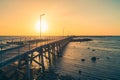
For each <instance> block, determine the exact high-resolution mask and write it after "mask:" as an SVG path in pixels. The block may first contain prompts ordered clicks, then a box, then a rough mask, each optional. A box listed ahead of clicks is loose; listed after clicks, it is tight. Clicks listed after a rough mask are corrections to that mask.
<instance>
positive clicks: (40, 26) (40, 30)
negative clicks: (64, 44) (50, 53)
mask: <svg viewBox="0 0 120 80" xmlns="http://www.w3.org/2000/svg"><path fill="white" fill-rule="evenodd" d="M44 15H45V14H41V15H40V37H39V38H41V29H42V21H41V20H42V16H44Z"/></svg>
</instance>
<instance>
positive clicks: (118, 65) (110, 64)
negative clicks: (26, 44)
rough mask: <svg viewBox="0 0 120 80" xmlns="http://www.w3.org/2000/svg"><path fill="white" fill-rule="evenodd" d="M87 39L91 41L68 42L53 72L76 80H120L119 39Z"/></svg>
mask: <svg viewBox="0 0 120 80" xmlns="http://www.w3.org/2000/svg"><path fill="white" fill-rule="evenodd" d="M79 38H84V37H79ZM87 38H90V39H93V41H89V42H81V43H80V42H70V43H69V44H68V45H67V46H66V48H65V50H64V52H63V56H62V57H61V58H58V60H57V62H56V64H55V71H56V72H57V73H59V74H61V75H70V76H72V77H74V78H76V79H77V80H78V79H79V80H120V37H87ZM92 57H96V58H97V59H96V61H92V60H91V58H92ZM81 59H85V61H81Z"/></svg>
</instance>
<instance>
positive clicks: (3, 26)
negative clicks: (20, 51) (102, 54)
mask: <svg viewBox="0 0 120 80" xmlns="http://www.w3.org/2000/svg"><path fill="white" fill-rule="evenodd" d="M119 4H120V0H0V35H39V32H38V31H37V30H36V29H35V25H36V23H37V22H38V21H39V16H40V14H43V13H44V14H45V16H43V17H42V20H45V21H46V22H47V25H48V29H47V31H46V32H42V35H63V28H64V35H120V5H119Z"/></svg>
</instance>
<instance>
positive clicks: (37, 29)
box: [35, 20, 48, 32]
mask: <svg viewBox="0 0 120 80" xmlns="http://www.w3.org/2000/svg"><path fill="white" fill-rule="evenodd" d="M35 29H36V31H37V32H40V21H38V22H37V23H36V24H35ZM47 29H48V25H47V22H46V21H45V20H43V21H42V22H41V32H46V31H47Z"/></svg>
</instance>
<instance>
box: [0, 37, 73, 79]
mask: <svg viewBox="0 0 120 80" xmlns="http://www.w3.org/2000/svg"><path fill="white" fill-rule="evenodd" d="M72 38H73V37H56V38H54V37H53V38H49V39H47V38H46V39H37V38H36V39H30V38H28V39H27V38H24V39H23V38H20V39H12V40H3V41H2V40H1V41H0V49H1V50H0V78H4V79H6V80H8V79H9V80H18V79H22V80H32V77H31V74H32V70H31V64H32V63H33V62H34V63H36V64H38V65H39V66H40V67H41V68H40V72H44V70H45V63H44V59H47V60H48V62H49V65H51V63H52V61H54V60H55V57H56V56H61V53H62V50H63V49H64V47H65V46H66V45H67V44H68V43H69V42H70V41H71V40H72ZM36 52H37V53H36ZM36 59H38V60H36ZM0 80H1V79H0Z"/></svg>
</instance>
